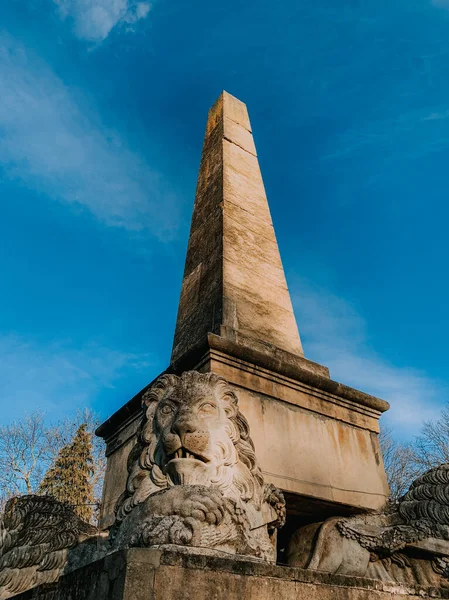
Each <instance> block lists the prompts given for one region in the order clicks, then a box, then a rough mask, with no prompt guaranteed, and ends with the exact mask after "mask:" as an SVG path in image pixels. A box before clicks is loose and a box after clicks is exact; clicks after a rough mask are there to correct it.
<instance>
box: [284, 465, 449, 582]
mask: <svg viewBox="0 0 449 600" xmlns="http://www.w3.org/2000/svg"><path fill="white" fill-rule="evenodd" d="M287 561H288V564H289V565H290V566H298V567H302V568H307V569H313V570H318V571H324V572H326V573H338V574H341V575H355V576H360V577H370V578H373V579H381V580H383V581H393V582H397V583H404V584H419V585H425V586H436V587H440V586H444V587H446V586H449V577H448V576H449V464H448V463H445V464H442V465H439V466H437V467H434V468H432V469H430V470H429V471H427V472H426V473H424V474H423V475H421V476H420V477H418V478H417V479H416V480H415V481H414V482H413V483H412V485H411V486H410V489H409V491H408V492H407V493H406V494H405V495H404V496H403V497H402V498H401V499H400V500H399V501H398V502H397V503H395V504H392V505H390V506H388V507H387V508H385V509H384V510H383V511H382V512H378V513H373V514H365V515H358V516H353V517H348V518H341V517H333V518H330V519H328V520H327V521H324V522H320V523H313V524H310V525H305V526H303V527H301V528H299V529H298V530H297V531H296V533H294V534H293V536H292V538H291V541H290V544H289V547H288V549H287Z"/></svg>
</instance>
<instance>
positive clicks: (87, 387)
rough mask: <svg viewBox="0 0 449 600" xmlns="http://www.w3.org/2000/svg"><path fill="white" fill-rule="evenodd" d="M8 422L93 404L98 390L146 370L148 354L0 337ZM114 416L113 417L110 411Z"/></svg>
mask: <svg viewBox="0 0 449 600" xmlns="http://www.w3.org/2000/svg"><path fill="white" fill-rule="evenodd" d="M0 355H1V356H2V361H1V363H0V404H1V407H2V410H1V415H2V422H6V421H7V420H8V419H11V418H16V417H17V416H19V417H20V416H21V415H22V414H23V413H24V412H28V411H32V410H34V409H35V408H38V409H41V410H44V411H46V412H47V413H48V414H49V415H51V416H52V417H55V418H62V417H65V416H67V414H68V413H71V412H74V411H76V409H78V408H81V409H82V408H85V407H89V406H91V404H92V401H93V400H94V399H95V397H96V395H97V394H98V392H100V391H101V390H104V389H105V388H113V387H114V384H115V383H116V382H117V381H118V380H119V379H120V377H121V376H122V375H123V374H124V373H129V372H130V371H144V370H147V369H148V368H149V366H150V365H151V362H150V358H149V356H148V355H146V354H143V355H139V354H133V353H130V352H129V353H126V352H121V351H117V350H114V349H111V348H107V347H105V346H102V345H100V344H96V343H90V344H87V345H86V346H84V347H82V348H74V347H73V346H72V344H71V343H70V342H68V341H66V342H61V341H58V342H53V343H49V344H45V345H43V344H37V343H36V342H32V341H29V340H26V339H24V338H23V337H20V336H17V335H3V336H0ZM108 416H109V415H108Z"/></svg>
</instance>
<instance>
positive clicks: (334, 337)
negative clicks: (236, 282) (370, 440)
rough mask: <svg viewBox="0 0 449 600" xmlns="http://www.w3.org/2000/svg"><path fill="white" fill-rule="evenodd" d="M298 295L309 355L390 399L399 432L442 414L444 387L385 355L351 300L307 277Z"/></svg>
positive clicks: (339, 376) (335, 374) (390, 417)
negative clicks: (372, 340)
mask: <svg viewBox="0 0 449 600" xmlns="http://www.w3.org/2000/svg"><path fill="white" fill-rule="evenodd" d="M292 298H293V303H294V306H295V312H296V315H297V319H298V324H299V328H300V333H301V334H302V337H303V343H304V347H305V353H306V356H307V357H308V358H310V359H312V360H315V361H317V362H319V363H321V364H323V365H326V366H327V367H329V370H330V373H331V377H332V379H336V380H337V381H341V382H342V383H345V384H346V385H351V386H353V387H355V388H358V389H360V390H362V391H364V392H367V393H370V394H372V395H375V396H378V397H380V398H382V399H384V400H387V401H388V402H390V404H391V409H390V410H389V411H388V412H387V413H386V415H385V417H384V418H385V420H386V421H387V422H388V423H389V424H390V425H391V426H392V427H393V428H394V430H395V431H396V433H397V435H399V436H403V437H407V436H412V435H414V434H416V433H418V432H419V429H420V427H421V425H422V423H423V422H424V421H426V420H428V419H431V418H435V417H436V416H438V415H439V412H440V410H441V405H442V403H444V401H445V399H449V394H448V390H447V389H445V388H444V385H443V384H442V383H440V382H438V381H435V380H433V379H431V378H430V377H428V376H427V375H426V374H425V373H422V372H420V371H418V370H416V369H414V368H406V367H405V368H403V367H398V366H396V365H394V364H392V363H391V362H389V361H388V360H386V359H384V358H383V357H381V356H379V355H378V354H377V353H376V352H375V350H374V349H373V348H371V346H370V344H369V341H368V336H367V334H366V329H367V326H366V323H365V321H364V319H363V318H362V317H361V316H360V315H359V314H358V313H357V311H356V310H355V309H354V308H353V307H352V306H351V305H350V304H349V303H347V302H346V301H345V300H343V299H341V298H338V297H336V296H334V295H332V294H330V293H329V292H327V291H326V290H323V289H319V288H316V287H314V286H311V285H310V284H308V283H307V282H304V281H299V282H297V283H296V284H295V285H294V287H293V294H292Z"/></svg>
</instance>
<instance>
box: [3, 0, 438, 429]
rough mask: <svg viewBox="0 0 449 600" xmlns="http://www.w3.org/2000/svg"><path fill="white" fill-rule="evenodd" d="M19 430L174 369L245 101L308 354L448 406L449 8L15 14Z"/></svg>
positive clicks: (409, 399) (11, 392) (10, 243)
mask: <svg viewBox="0 0 449 600" xmlns="http://www.w3.org/2000/svg"><path fill="white" fill-rule="evenodd" d="M0 82H1V88H2V89H1V94H0V198H1V211H2V216H1V219H0V273H1V282H2V291H1V294H0V353H1V356H2V361H1V363H0V399H1V415H0V423H6V422H8V421H10V420H12V419H15V418H19V417H20V416H22V415H23V414H24V412H26V411H30V410H32V409H34V408H42V409H44V410H45V411H47V414H48V415H49V416H52V417H56V418H58V417H62V416H65V415H67V414H70V413H72V412H74V411H75V410H76V409H77V408H78V407H84V406H89V407H91V408H93V409H94V410H96V411H98V412H100V413H101V414H102V415H103V416H104V417H107V416H109V415H110V414H111V413H112V412H114V411H115V410H116V409H117V408H119V407H120V406H121V405H122V404H123V403H124V402H126V401H127V400H128V399H129V398H130V397H131V396H132V395H134V393H136V392H137V391H138V390H139V389H141V388H142V387H143V386H144V385H145V384H146V383H148V382H149V381H150V380H151V379H152V378H153V377H154V376H156V375H157V374H158V373H159V372H160V371H162V370H163V369H164V368H165V367H166V366H167V364H168V361H169V357H170V350H171V343H172V336H173V330H174V324H175V318H176V310H177V302H178V298H179V291H180V285H181V277H182V270H183V261H184V255H185V249H186V244H187V236H188V228H189V221H190V214H191V209H192V204H193V198H194V192H195V183H196V175H197V169H198V165H199V159H200V152H201V144H202V136H203V131H204V126H205V119H206V115H207V110H208V108H209V106H210V105H211V104H212V103H213V101H214V100H215V98H216V97H217V96H218V94H219V93H220V91H221V90H222V89H226V90H227V91H229V92H230V93H232V94H234V95H235V96H237V97H239V98H240V99H242V100H243V101H245V102H246V103H247V104H248V107H249V111H250V117H251V121H252V125H253V129H254V135H255V140H256V144H257V147H258V152H259V158H260V163H261V167H262V171H263V175H264V180H265V184H266V189H267V193H268V198H269V202H270V206H271V210H272V214H273V220H274V224H275V227H276V231H277V236H278V240H279V245H280V249H281V254H282V257H283V261H284V267H285V270H286V274H287V279H288V282H289V286H290V289H291V293H292V297H293V302H294V306H295V311H296V315H297V320H298V324H299V329H300V333H301V334H302V338H303V344H304V349H305V353H306V356H307V357H309V358H310V359H313V360H316V361H318V362H322V363H323V364H326V365H328V366H329V367H330V370H331V375H332V376H333V378H334V379H337V380H340V381H342V382H344V383H346V384H349V385H353V386H355V387H359V388H360V389H363V390H364V391H367V392H370V393H373V394H376V395H379V396H381V397H382V398H385V399H386V400H389V401H390V402H391V404H392V409H391V411H390V412H389V413H388V415H387V416H386V417H385V419H384V420H385V422H388V423H389V425H390V426H391V427H392V428H393V430H394V431H395V432H396V434H397V435H398V436H399V437H402V438H410V437H411V436H413V435H414V434H416V433H417V432H418V431H419V427H420V424H421V423H422V422H423V420H426V419H429V418H432V417H434V416H436V415H438V412H439V410H440V408H441V406H442V405H443V404H444V403H445V402H446V401H447V400H448V399H449V394H448V389H449V375H448V374H447V367H446V362H447V351H446V343H447V342H446V340H447V339H448V337H449V317H448V314H447V304H448V302H447V295H448V287H449V284H448V278H447V270H448V269H447V265H448V225H447V224H448V220H449V208H448V202H447V190H448V175H447V173H448V169H447V162H448V157H449V0H434V1H433V2H432V0H388V2H382V1H381V2H379V1H378V0H377V1H376V2H375V1H374V0H368V1H365V2H358V1H356V0H354V1H351V2H342V1H339V0H327V1H321V0H320V1H318V2H297V1H293V0H283V2H273V1H271V2H266V1H265V0H258V1H257V2H256V1H255V0H254V1H252V0H250V1H247V2H240V1H238V2H237V1H235V0H228V2H226V3H218V2H210V1H206V0H196V1H195V2H193V3H192V2H190V3H186V2H180V1H176V0H154V2H151V4H150V3H149V2H147V1H146V0H145V1H138V2H136V1H135V0H11V1H10V2H3V3H1V4H0Z"/></svg>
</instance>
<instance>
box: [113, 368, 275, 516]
mask: <svg viewBox="0 0 449 600" xmlns="http://www.w3.org/2000/svg"><path fill="white" fill-rule="evenodd" d="M142 404H143V408H144V417H143V419H142V424H141V427H140V431H139V439H138V443H137V444H136V446H135V448H134V449H133V450H132V452H131V454H130V457H129V462H128V471H129V475H128V481H127V489H126V492H125V493H124V494H123V495H122V497H121V498H120V499H119V501H118V503H117V507H116V515H117V521H118V522H120V521H121V520H123V518H124V517H125V516H126V515H127V514H128V513H129V512H130V511H131V510H132V509H133V508H134V507H135V506H137V505H138V504H140V503H141V502H143V501H144V500H145V499H146V498H148V497H149V496H150V495H151V494H153V493H155V492H157V491H160V490H162V489H166V488H169V487H171V486H176V485H203V486H210V487H216V488H218V489H220V491H221V492H222V493H223V494H224V495H225V496H227V497H229V498H233V499H235V500H236V501H243V502H245V503H249V502H250V503H251V504H253V505H254V506H255V507H257V508H260V506H261V503H262V501H263V495H264V494H263V490H264V482H263V477H262V472H261V470H260V468H259V466H258V464H257V460H256V456H255V451H254V444H253V442H252V440H251V437H250V434H249V426H248V422H247V421H246V419H245V417H244V416H243V415H242V414H241V412H240V410H239V407H238V401H237V396H236V395H235V393H234V392H233V391H232V389H231V388H230V386H229V384H228V383H227V381H226V380H225V379H223V378H222V377H219V376H218V375H216V374H215V373H205V374H203V373H198V372H196V371H188V372H185V373H183V374H182V375H181V376H180V377H178V376H176V375H163V376H162V377H160V378H159V379H158V380H157V381H156V382H155V383H154V384H153V385H152V387H151V388H150V389H149V390H148V391H146V392H145V394H144V395H143V398H142Z"/></svg>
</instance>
